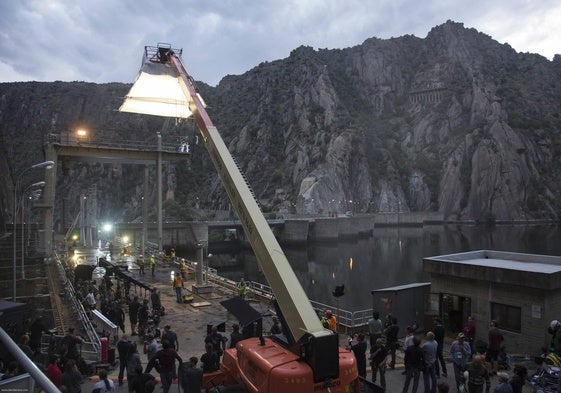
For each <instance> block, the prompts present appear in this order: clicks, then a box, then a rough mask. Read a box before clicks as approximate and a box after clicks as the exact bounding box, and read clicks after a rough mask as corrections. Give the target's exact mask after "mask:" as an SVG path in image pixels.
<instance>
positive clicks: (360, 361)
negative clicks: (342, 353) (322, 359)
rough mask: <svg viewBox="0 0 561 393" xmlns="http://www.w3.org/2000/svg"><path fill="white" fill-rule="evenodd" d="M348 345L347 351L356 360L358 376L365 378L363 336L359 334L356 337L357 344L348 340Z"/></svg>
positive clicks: (365, 346)
mask: <svg viewBox="0 0 561 393" xmlns="http://www.w3.org/2000/svg"><path fill="white" fill-rule="evenodd" d="M349 340H350V341H349V345H348V346H347V350H349V351H351V352H353V353H354V354H355V358H356V367H357V369H358V375H359V376H360V377H363V378H366V348H367V344H366V339H365V337H364V334H362V333H360V334H358V335H357V336H356V340H357V342H356V343H355V344H353V342H352V340H351V339H349Z"/></svg>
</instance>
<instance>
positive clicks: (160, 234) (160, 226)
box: [156, 132, 164, 251]
mask: <svg viewBox="0 0 561 393" xmlns="http://www.w3.org/2000/svg"><path fill="white" fill-rule="evenodd" d="M156 135H157V136H158V162H157V167H158V169H157V172H158V174H157V178H158V187H157V188H158V190H157V192H158V247H159V251H162V250H163V249H164V244H163V239H162V238H163V232H164V230H163V224H162V221H163V218H162V188H163V187H162V134H160V133H159V132H158V133H157V134H156Z"/></svg>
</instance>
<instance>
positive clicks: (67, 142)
mask: <svg viewBox="0 0 561 393" xmlns="http://www.w3.org/2000/svg"><path fill="white" fill-rule="evenodd" d="M49 142H51V143H56V144H59V145H61V146H81V147H103V148H108V149H129V150H131V149H132V150H141V151H155V150H156V145H157V143H156V141H154V143H153V144H150V143H147V142H146V141H145V140H138V141H131V140H126V141H124V140H123V139H117V138H115V137H114V136H107V135H99V136H95V137H92V136H87V137H83V138H81V137H77V136H75V135H74V134H72V133H61V134H51V135H49ZM182 148H183V146H182V144H181V143H169V142H168V143H162V145H161V149H162V151H163V152H169V153H181V154H185V155H189V152H188V151H185V150H181V149H182Z"/></svg>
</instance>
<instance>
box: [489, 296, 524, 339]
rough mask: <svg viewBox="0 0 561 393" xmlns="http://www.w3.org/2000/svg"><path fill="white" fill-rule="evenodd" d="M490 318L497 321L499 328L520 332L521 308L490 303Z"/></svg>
mask: <svg viewBox="0 0 561 393" xmlns="http://www.w3.org/2000/svg"><path fill="white" fill-rule="evenodd" d="M491 315H492V319H494V320H495V321H497V324H498V325H499V328H500V329H504V330H510V331H511V332H517V333H521V332H522V309H521V308H520V307H515V306H509V305H508V304H500V303H491Z"/></svg>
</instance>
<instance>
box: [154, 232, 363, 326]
mask: <svg viewBox="0 0 561 393" xmlns="http://www.w3.org/2000/svg"><path fill="white" fill-rule="evenodd" d="M147 244H150V242H147ZM152 244H153V245H155V246H156V247H157V244H155V243H152ZM180 259H181V258H180V257H177V259H176V261H175V263H176V264H179V260H180ZM185 264H186V266H187V269H189V270H190V271H195V269H196V264H197V262H195V261H191V260H188V259H185ZM203 274H204V275H205V277H206V279H207V281H210V282H212V283H214V284H217V285H220V286H222V287H224V288H227V289H229V290H235V288H236V285H237V282H236V281H233V280H230V279H228V278H226V277H222V276H220V275H219V274H218V270H217V269H215V268H211V267H205V272H204V273H203ZM246 285H247V289H248V294H251V293H254V294H256V295H259V296H261V297H262V298H265V299H269V300H271V299H273V297H274V296H273V291H272V289H271V287H270V286H269V285H267V284H263V283H260V282H257V281H246ZM310 302H311V303H312V307H313V309H314V310H315V311H316V313H318V314H321V313H323V312H324V311H325V310H336V311H335V313H334V314H335V316H336V317H337V323H338V324H339V325H340V326H342V327H344V328H345V329H355V328H359V327H364V326H366V325H367V324H368V320H369V319H370V318H371V317H372V311H373V309H372V308H369V309H365V310H358V311H348V310H345V309H341V308H339V307H337V306H336V305H332V304H325V303H321V302H317V301H315V300H311V299H310Z"/></svg>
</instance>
